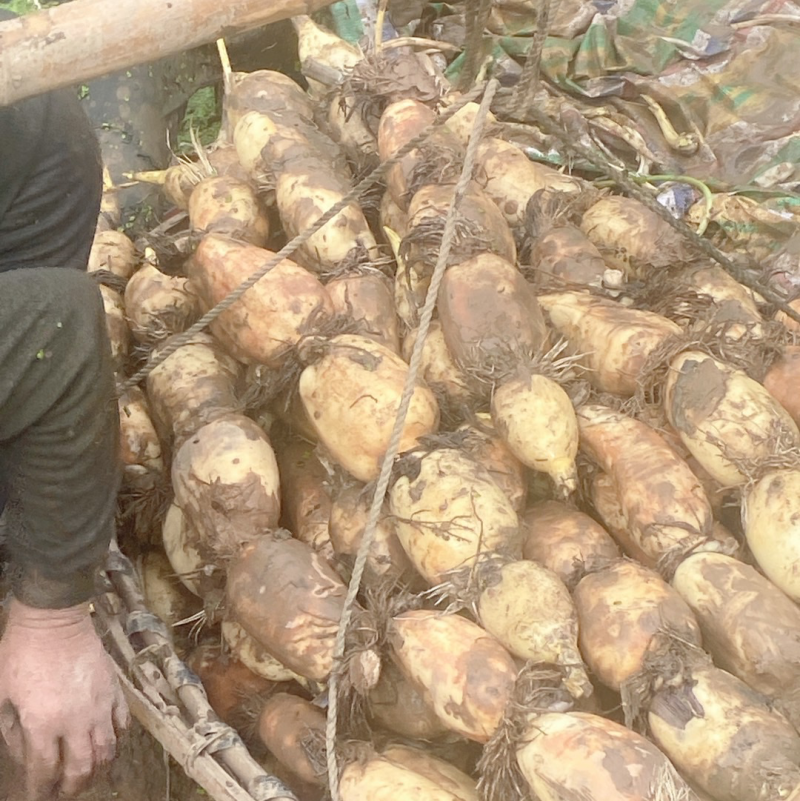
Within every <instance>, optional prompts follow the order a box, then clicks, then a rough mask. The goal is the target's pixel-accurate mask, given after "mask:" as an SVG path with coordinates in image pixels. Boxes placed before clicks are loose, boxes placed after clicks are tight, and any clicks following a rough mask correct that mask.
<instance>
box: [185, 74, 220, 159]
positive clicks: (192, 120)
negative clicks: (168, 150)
mask: <svg viewBox="0 0 800 801" xmlns="http://www.w3.org/2000/svg"><path fill="white" fill-rule="evenodd" d="M221 122H222V115H221V112H220V108H219V103H218V101H217V93H216V91H215V90H214V87H213V86H206V87H204V88H203V89H198V90H197V91H196V92H195V93H194V94H193V95H192V96H191V97H190V98H189V102H188V103H187V105H186V114H185V116H184V118H183V122H182V123H181V129H180V132H179V133H178V152H179V153H184V152H190V151H192V149H193V148H192V139H191V135H190V133H189V131H190V129H191V128H194V131H195V134H196V135H197V138H198V139H199V140H200V143H201V144H203V145H210V144H211V143H212V142H213V141H214V140H215V139H216V138H217V136H218V134H219V129H220V125H221Z"/></svg>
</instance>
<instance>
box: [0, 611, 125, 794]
mask: <svg viewBox="0 0 800 801" xmlns="http://www.w3.org/2000/svg"><path fill="white" fill-rule="evenodd" d="M128 721H129V716H128V708H127V704H126V703H125V699H124V697H123V695H122V690H121V689H120V686H119V684H118V682H117V678H116V676H115V675H114V670H113V666H112V663H111V658H110V657H109V656H108V654H107V653H106V652H105V650H104V648H103V645H102V643H101V642H100V638H99V637H98V636H97V633H96V631H95V629H94V626H93V624H92V620H91V617H90V616H89V608H88V604H81V605H80V606H75V607H70V608H68V609H35V608H33V607H30V606H26V605H24V604H22V603H20V602H19V601H17V600H13V601H12V602H11V606H10V609H9V614H8V621H7V625H6V630H5V633H4V635H3V637H2V639H0V736H2V737H3V739H4V740H5V741H6V744H7V746H8V750H9V752H10V754H11V756H12V758H13V759H14V760H16V761H17V762H19V763H20V764H21V765H22V766H23V769H24V771H25V777H26V795H25V797H26V798H28V799H30V801H39V800H40V799H48V798H52V797H54V796H55V795H56V794H57V793H59V792H61V793H64V794H65V795H74V794H75V793H77V792H78V791H79V790H80V789H81V788H82V787H83V786H84V785H85V784H86V783H87V782H88V781H89V780H90V779H91V777H92V775H93V774H94V772H95V771H96V769H97V768H98V767H99V766H100V765H102V764H104V763H107V762H110V761H111V760H112V759H113V758H114V754H115V752H116V737H117V733H118V732H120V731H122V730H123V729H124V728H125V727H127V725H128Z"/></svg>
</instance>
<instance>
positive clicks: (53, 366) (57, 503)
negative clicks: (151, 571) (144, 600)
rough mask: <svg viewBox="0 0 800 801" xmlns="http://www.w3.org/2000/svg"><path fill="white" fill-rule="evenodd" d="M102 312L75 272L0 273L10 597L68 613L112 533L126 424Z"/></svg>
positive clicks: (0, 425) (88, 283)
mask: <svg viewBox="0 0 800 801" xmlns="http://www.w3.org/2000/svg"><path fill="white" fill-rule="evenodd" d="M105 326H106V323H105V313H104V310H103V303H102V298H101V295H100V292H99V290H98V287H97V285H96V284H95V282H94V281H93V280H92V279H91V278H90V277H89V276H87V275H86V274H84V273H82V272H80V271H77V270H63V269H30V270H29V269H18V270H13V271H10V272H3V273H0V453H2V457H3V465H4V472H5V482H6V487H7V492H8V503H7V507H6V513H7V515H8V519H7V525H8V537H9V541H8V543H7V546H8V552H9V554H10V557H11V568H12V577H13V579H12V580H13V585H12V586H13V589H14V592H15V594H16V596H17V597H18V598H19V599H20V600H21V601H22V602H23V603H26V604H29V605H31V606H37V607H43V608H61V607H66V606H72V605H74V604H77V603H81V602H83V601H85V600H87V599H89V598H90V597H91V596H92V595H93V577H94V572H95V570H96V568H97V566H98V565H99V564H100V562H101V561H102V559H103V556H104V554H105V552H106V549H107V547H108V543H109V541H110V539H111V536H112V533H113V528H114V514H115V507H116V493H117V489H118V484H119V467H118V448H119V418H118V412H117V403H116V399H115V385H114V374H113V368H112V364H111V349H110V344H109V340H108V335H107V332H106V327H105Z"/></svg>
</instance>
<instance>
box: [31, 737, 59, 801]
mask: <svg viewBox="0 0 800 801" xmlns="http://www.w3.org/2000/svg"><path fill="white" fill-rule="evenodd" d="M24 753H25V769H26V781H25V787H26V792H27V795H26V796H25V797H26V798H29V799H31V801H45V799H51V798H53V797H54V796H55V794H56V789H57V788H58V783H59V778H60V773H61V753H60V750H59V745H58V741H57V740H56V739H55V738H54V737H52V736H48V735H47V734H45V733H43V732H41V731H26V732H25V746H24Z"/></svg>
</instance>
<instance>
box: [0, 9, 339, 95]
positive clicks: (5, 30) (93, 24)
mask: <svg viewBox="0 0 800 801" xmlns="http://www.w3.org/2000/svg"><path fill="white" fill-rule="evenodd" d="M330 3H331V0H226V2H220V0H72V2H71V3H65V4H64V5H59V6H55V7H54V8H48V9H46V10H44V11H37V12H34V13H32V14H28V15H26V16H24V17H19V18H17V19H13V20H8V21H7V22H3V23H0V106H4V105H9V104H11V103H14V102H16V101H17V100H22V99H24V98H26V97H33V96H34V95H38V94H41V93H42V92H45V91H47V90H49V89H56V88H61V87H64V86H71V85H75V84H79V83H82V82H84V81H89V80H91V79H93V78H98V77H100V76H101V75H107V74H108V73H111V72H116V71H118V70H123V69H127V68H129V67H133V66H135V65H137V64H144V63H147V62H149V61H155V60H157V59H159V58H163V57H165V56H169V55H172V54H175V53H181V52H183V51H184V50H189V49H191V48H193V47H198V46H199V45H203V44H208V43H211V42H214V41H215V40H216V39H219V38H222V37H226V36H231V35H232V34H235V33H239V32H241V31H246V30H248V29H251V28H256V27H259V26H261V25H267V24H269V23H271V22H277V21H279V20H283V19H288V18H289V17H293V16H296V15H297V14H311V13H312V12H313V11H316V10H317V9H320V8H323V7H325V6H327V5H330Z"/></svg>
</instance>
